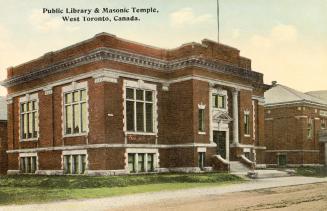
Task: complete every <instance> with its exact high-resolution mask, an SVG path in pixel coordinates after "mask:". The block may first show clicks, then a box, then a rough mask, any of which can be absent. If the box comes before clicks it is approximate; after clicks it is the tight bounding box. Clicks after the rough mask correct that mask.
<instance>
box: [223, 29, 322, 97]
mask: <svg viewBox="0 0 327 211" xmlns="http://www.w3.org/2000/svg"><path fill="white" fill-rule="evenodd" d="M301 36H302V35H301V34H300V33H299V31H298V29H297V27H296V26H294V25H285V24H279V25H276V26H274V27H272V28H271V29H270V31H269V32H268V33H257V34H253V35H252V36H250V37H249V38H245V37H240V38H237V39H233V36H230V37H231V38H230V39H231V40H229V42H231V43H233V46H237V48H239V49H240V50H241V54H242V55H244V56H246V57H249V58H250V59H251V60H252V67H253V69H254V70H255V71H259V72H262V73H264V78H265V81H266V83H270V81H273V80H277V81H278V82H280V83H282V84H284V85H287V86H290V87H293V88H295V89H298V90H301V91H309V90H318V89H327V87H326V85H325V82H324V80H321V77H322V76H323V75H326V73H325V72H326V70H327V60H326V58H327V43H322V42H318V41H317V40H309V39H304V38H303V37H301Z"/></svg>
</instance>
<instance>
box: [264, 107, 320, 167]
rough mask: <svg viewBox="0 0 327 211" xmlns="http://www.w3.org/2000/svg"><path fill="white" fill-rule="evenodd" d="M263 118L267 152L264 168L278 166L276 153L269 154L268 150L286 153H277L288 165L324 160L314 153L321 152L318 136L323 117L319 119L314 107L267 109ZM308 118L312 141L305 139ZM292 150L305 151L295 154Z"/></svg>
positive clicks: (316, 162)
mask: <svg viewBox="0 0 327 211" xmlns="http://www.w3.org/2000/svg"><path fill="white" fill-rule="evenodd" d="M265 116H266V121H265V141H266V146H267V150H268V152H267V154H266V162H267V164H276V163H277V153H278V152H269V150H289V151H287V152H280V153H286V154H287V159H288V163H289V164H318V163H320V162H321V161H322V160H323V159H322V158H321V152H316V151H314V150H323V147H322V145H321V144H320V143H319V136H318V133H319V130H320V119H321V118H323V117H320V116H319V110H318V108H317V107H308V106H303V105H299V106H297V105H295V106H287V107H275V108H266V109H265ZM309 118H311V119H313V120H314V132H313V137H312V138H311V139H308V138H307V124H308V119H309ZM315 118H316V119H315ZM318 118H319V119H318ZM292 150H293V152H292ZM294 150H304V151H303V152H302V151H298V152H295V151H294ZM308 150H310V151H308Z"/></svg>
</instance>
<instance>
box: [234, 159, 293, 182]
mask: <svg viewBox="0 0 327 211" xmlns="http://www.w3.org/2000/svg"><path fill="white" fill-rule="evenodd" d="M229 169H230V173H231V174H234V175H237V176H241V177H250V178H252V179H262V178H274V177H288V176H292V175H293V173H292V172H288V171H280V170H276V169H262V170H259V169H257V170H254V171H252V170H251V169H249V168H248V167H247V166H245V165H244V164H242V163H241V162H239V161H230V165H229Z"/></svg>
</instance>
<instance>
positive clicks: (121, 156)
mask: <svg viewBox="0 0 327 211" xmlns="http://www.w3.org/2000/svg"><path fill="white" fill-rule="evenodd" d="M88 162H89V166H88V168H89V170H120V169H124V168H125V149H123V148H111V149H108V148H107V149H88Z"/></svg>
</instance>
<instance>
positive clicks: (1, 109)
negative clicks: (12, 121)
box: [0, 96, 7, 120]
mask: <svg viewBox="0 0 327 211" xmlns="http://www.w3.org/2000/svg"><path fill="white" fill-rule="evenodd" d="M0 120H7V102H6V98H5V97H1V96H0Z"/></svg>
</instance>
